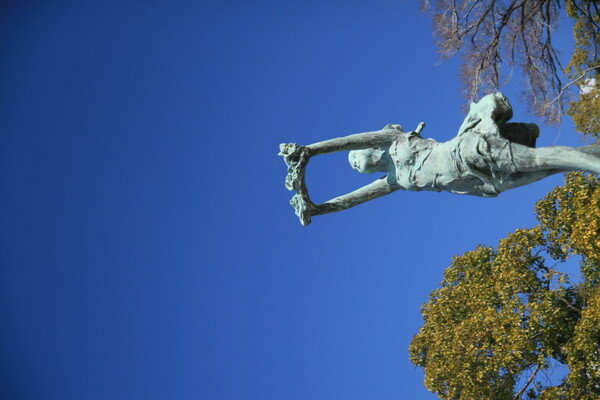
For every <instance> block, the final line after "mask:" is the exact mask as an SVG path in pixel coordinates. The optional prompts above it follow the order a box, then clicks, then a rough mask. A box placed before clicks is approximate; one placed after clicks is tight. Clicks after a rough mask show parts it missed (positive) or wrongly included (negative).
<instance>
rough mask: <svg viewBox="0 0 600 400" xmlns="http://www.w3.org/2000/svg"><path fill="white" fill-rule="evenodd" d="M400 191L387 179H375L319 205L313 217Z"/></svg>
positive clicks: (385, 177)
mask: <svg viewBox="0 0 600 400" xmlns="http://www.w3.org/2000/svg"><path fill="white" fill-rule="evenodd" d="M399 189H401V188H400V187H399V186H398V185H395V186H392V185H390V184H389V182H388V177H387V176H384V177H383V178H380V179H377V180H376V181H374V182H371V183H369V184H368V185H366V186H363V187H361V188H359V189H356V190H355V191H353V192H350V193H347V194H344V195H342V196H339V197H336V198H334V199H331V200H328V201H326V202H325V203H322V204H319V205H317V206H315V207H316V209H315V212H314V213H313V215H323V214H329V213H332V212H337V211H342V210H346V209H348V208H350V207H354V206H357V205H359V204H362V203H364V202H365V201H369V200H373V199H376V198H378V197H381V196H385V195H386V194H390V193H392V192H395V191H396V190H399Z"/></svg>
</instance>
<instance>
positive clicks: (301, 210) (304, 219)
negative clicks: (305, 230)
mask: <svg viewBox="0 0 600 400" xmlns="http://www.w3.org/2000/svg"><path fill="white" fill-rule="evenodd" d="M290 204H291V205H292V207H294V210H295V212H296V215H297V216H298V218H299V219H300V223H301V224H302V225H304V226H306V225H308V224H310V222H311V217H312V216H313V215H314V212H315V211H316V209H317V206H316V205H315V204H314V203H313V202H312V201H311V200H310V199H309V198H308V193H302V192H298V193H296V194H295V195H294V197H292V199H291V200H290Z"/></svg>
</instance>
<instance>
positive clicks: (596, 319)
mask: <svg viewBox="0 0 600 400" xmlns="http://www.w3.org/2000/svg"><path fill="white" fill-rule="evenodd" d="M536 215H537V219H538V221H539V224H538V225H537V226H535V227H533V228H530V229H519V230H517V231H516V232H514V233H512V234H510V235H508V237H506V238H505V239H502V240H501V241H500V242H499V244H498V246H497V247H496V248H491V247H484V246H480V247H477V248H476V249H475V250H473V251H470V252H467V253H466V254H464V255H462V256H460V257H456V258H455V259H454V260H453V262H452V264H451V266H450V267H449V268H448V269H447V270H446V271H445V273H444V279H443V281H442V284H441V287H440V288H439V289H437V290H434V291H433V292H432V293H431V294H430V297H429V301H428V302H427V303H426V304H425V305H424V306H423V310H422V312H423V319H424V325H423V326H422V328H421V329H420V331H419V332H418V333H417V334H416V335H415V336H414V338H413V340H412V342H411V345H410V356H411V361H412V362H413V363H414V364H415V365H417V366H420V367H423V368H424V370H425V385H426V387H427V388H428V389H429V390H431V391H432V392H434V393H436V394H438V395H439V396H440V397H441V398H442V399H457V400H458V399H465V400H472V399H502V400H504V399H513V398H514V399H524V398H527V399H546V400H548V399H553V400H558V399H562V400H574V399H586V400H587V399H590V400H591V399H598V398H600V287H599V285H598V282H599V281H600V179H599V178H597V177H593V176H589V175H584V174H582V173H571V174H569V175H567V178H566V183H565V185H564V186H560V187H557V188H555V189H554V190H553V191H551V192H550V193H549V194H548V195H547V196H546V197H545V198H543V199H542V200H540V201H539V202H538V203H537V205H536ZM568 259H576V260H579V262H580V265H581V278H580V280H578V281H577V282H572V281H571V279H570V278H569V276H567V275H566V274H564V273H562V272H560V266H561V264H562V263H564V262H565V261H567V260H568ZM560 365H562V366H565V367H566V368H568V373H567V374H566V375H565V376H564V377H563V378H561V379H560V381H559V382H552V381H551V380H549V379H548V378H547V372H548V371H549V370H551V369H555V368H556V367H557V366H560Z"/></svg>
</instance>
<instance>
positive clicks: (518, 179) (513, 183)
mask: <svg viewBox="0 0 600 400" xmlns="http://www.w3.org/2000/svg"><path fill="white" fill-rule="evenodd" d="M564 172H566V171H565V170H561V169H546V170H541V171H528V172H515V173H513V174H510V176H509V179H504V181H503V182H502V183H500V184H498V188H499V189H500V191H501V192H505V191H507V190H509V189H514V188H517V187H520V186H527V185H529V184H530V183H534V182H537V181H539V180H542V179H544V178H547V177H549V176H550V175H554V174H560V173H564Z"/></svg>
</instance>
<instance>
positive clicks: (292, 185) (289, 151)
mask: <svg viewBox="0 0 600 400" xmlns="http://www.w3.org/2000/svg"><path fill="white" fill-rule="evenodd" d="M279 150H280V151H279V155H280V156H282V157H283V161H285V164H286V165H287V166H288V174H287V176H286V178H285V187H286V188H287V189H288V190H296V191H298V190H300V188H301V187H302V186H304V169H305V168H306V164H307V163H308V160H309V158H310V155H309V152H308V148H306V147H304V146H299V145H298V144H296V143H282V144H280V145H279Z"/></svg>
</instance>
